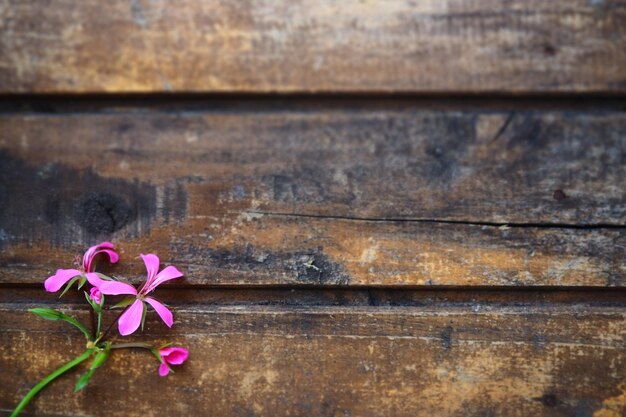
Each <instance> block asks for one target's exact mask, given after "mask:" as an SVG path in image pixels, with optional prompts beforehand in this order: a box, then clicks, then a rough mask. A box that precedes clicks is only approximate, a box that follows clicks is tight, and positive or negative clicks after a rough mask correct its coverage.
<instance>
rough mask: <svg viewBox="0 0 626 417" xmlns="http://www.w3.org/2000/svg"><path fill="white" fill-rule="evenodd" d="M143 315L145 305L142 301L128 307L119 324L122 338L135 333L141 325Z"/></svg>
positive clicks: (136, 301)
mask: <svg viewBox="0 0 626 417" xmlns="http://www.w3.org/2000/svg"><path fill="white" fill-rule="evenodd" d="M142 315H143V303H142V302H141V300H135V302H134V303H133V304H132V305H131V306H130V307H128V309H127V310H126V311H125V312H124V314H122V316H121V317H120V319H119V321H118V322H117V328H118V329H119V331H120V334H121V335H122V336H128V335H129V334H131V333H134V332H135V330H137V329H138V328H139V325H140V324H141V316H142Z"/></svg>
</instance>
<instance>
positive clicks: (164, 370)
mask: <svg viewBox="0 0 626 417" xmlns="http://www.w3.org/2000/svg"><path fill="white" fill-rule="evenodd" d="M159 355H161V365H159V375H160V376H167V374H169V373H170V371H171V369H170V365H182V364H183V362H185V361H186V360H187V358H188V357H189V351H188V350H187V349H185V348H182V347H173V346H172V347H164V348H161V349H159Z"/></svg>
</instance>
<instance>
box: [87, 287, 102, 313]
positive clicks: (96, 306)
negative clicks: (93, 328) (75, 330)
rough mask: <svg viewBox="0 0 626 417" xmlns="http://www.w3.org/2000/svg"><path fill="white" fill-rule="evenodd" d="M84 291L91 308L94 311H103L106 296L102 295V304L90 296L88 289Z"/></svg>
mask: <svg viewBox="0 0 626 417" xmlns="http://www.w3.org/2000/svg"><path fill="white" fill-rule="evenodd" d="M83 293H84V294H85V299H86V300H87V302H88V303H89V305H90V306H91V308H93V311H95V312H96V313H98V314H100V313H101V312H102V305H103V304H104V296H102V300H100V304H96V303H95V302H94V301H93V300H92V299H91V298H89V294H87V291H83Z"/></svg>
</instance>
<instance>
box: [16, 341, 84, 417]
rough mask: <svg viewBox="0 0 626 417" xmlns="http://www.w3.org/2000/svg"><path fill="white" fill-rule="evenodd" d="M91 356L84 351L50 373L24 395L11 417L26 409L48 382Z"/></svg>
mask: <svg viewBox="0 0 626 417" xmlns="http://www.w3.org/2000/svg"><path fill="white" fill-rule="evenodd" d="M92 354H93V350H87V351H85V352H84V353H83V354H82V355H80V356H78V357H76V358H74V359H73V360H71V361H70V362H68V363H66V364H65V365H63V366H62V367H60V368H59V369H57V370H56V371H54V372H52V373H51V374H50V375H48V376H47V377H45V378H44V379H42V380H41V381H39V383H38V384H37V385H35V386H34V387H33V388H32V389H31V390H30V391H29V392H28V394H26V396H25V397H24V398H23V399H22V401H21V402H20V403H19V404H18V405H17V407H15V410H13V413H12V414H11V417H17V415H18V414H19V413H20V412H21V411H22V410H23V409H24V407H26V405H28V403H29V402H30V401H31V400H32V399H33V397H34V396H35V395H37V393H38V392H39V391H41V390H42V389H44V388H45V387H46V385H48V384H49V383H50V382H52V381H54V380H55V379H56V378H58V377H60V376H61V375H63V374H64V373H65V372H67V371H69V370H70V369H72V368H73V367H75V366H76V365H78V364H80V363H82V362H84V361H86V360H87V359H89V357H90V356H91V355H92Z"/></svg>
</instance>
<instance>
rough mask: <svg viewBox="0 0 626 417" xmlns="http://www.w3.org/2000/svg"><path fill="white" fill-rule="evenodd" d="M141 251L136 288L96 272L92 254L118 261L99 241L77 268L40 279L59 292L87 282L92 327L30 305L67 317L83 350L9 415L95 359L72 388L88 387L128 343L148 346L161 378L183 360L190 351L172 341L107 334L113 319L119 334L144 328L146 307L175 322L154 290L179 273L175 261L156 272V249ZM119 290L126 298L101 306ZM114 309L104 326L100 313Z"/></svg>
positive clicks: (45, 315)
mask: <svg viewBox="0 0 626 417" xmlns="http://www.w3.org/2000/svg"><path fill="white" fill-rule="evenodd" d="M140 256H141V258H142V259H143V261H144V263H145V265H146V270H147V278H146V281H145V282H144V283H143V284H142V285H141V286H140V287H138V288H135V287H134V286H132V285H130V284H128V283H126V282H122V281H120V280H119V279H118V278H117V277H112V276H107V275H104V274H102V273H100V272H96V268H95V266H96V259H98V258H103V257H106V258H108V260H109V262H110V263H112V264H114V263H117V262H118V261H119V258H120V257H119V254H118V253H117V252H116V251H115V246H114V245H113V244H112V243H110V242H102V243H100V244H98V245H95V246H92V247H90V248H89V249H87V251H86V252H85V254H84V255H83V258H82V262H77V263H78V265H77V268H73V269H58V270H57V271H56V273H55V274H54V275H52V276H51V277H49V278H48V279H46V281H45V282H44V287H45V289H46V291H48V292H58V291H60V290H61V289H62V288H63V291H62V292H61V296H63V295H64V294H65V293H66V292H67V291H69V290H70V289H71V288H72V287H74V285H76V287H77V288H78V289H79V290H80V289H83V287H85V286H86V285H87V284H89V286H90V288H89V291H86V289H87V288H85V289H83V291H84V295H85V299H86V300H87V302H88V303H89V305H90V309H89V312H90V316H91V318H92V320H91V321H92V326H91V327H92V328H91V329H88V328H87V327H86V326H85V325H84V324H82V323H81V322H80V321H78V320H77V319H75V318H74V317H71V316H69V315H66V314H64V313H62V312H60V311H58V310H54V309H50V308H33V309H31V310H30V311H31V312H33V313H35V314H37V315H38V316H40V317H42V318H45V319H48V320H62V321H66V322H68V323H70V324H72V325H73V326H75V327H76V328H78V329H79V330H80V331H81V332H83V334H84V335H85V338H86V339H87V350H86V351H85V352H84V353H83V354H82V355H80V356H78V357H76V358H75V359H74V360H72V361H70V362H68V363H67V364H65V365H64V366H62V367H61V368H59V369H57V370H56V371H54V372H53V373H52V374H50V375H48V376H47V377H46V378H44V379H43V380H42V381H41V382H40V383H39V384H37V385H36V386H35V387H34V388H33V389H31V391H30V392H29V393H28V394H27V395H26V396H25V397H24V399H23V400H22V402H20V404H19V405H18V406H17V407H16V409H15V411H14V412H13V413H12V414H11V416H12V417H13V416H17V415H18V414H19V413H20V412H21V411H22V409H23V408H24V407H25V406H26V405H27V404H28V403H29V402H30V400H31V399H32V398H33V397H34V396H35V395H36V394H37V393H38V392H39V391H41V390H42V389H43V388H44V387H45V386H46V385H47V384H49V383H50V382H52V381H53V380H54V379H56V378H57V377H59V376H61V375H62V374H64V373H65V372H67V371H69V370H71V369H73V368H74V367H75V366H77V365H79V364H80V363H82V362H84V361H86V360H88V359H89V358H93V360H92V362H91V366H90V367H89V370H88V371H87V372H86V373H85V374H84V375H82V376H81V377H80V378H79V379H78V382H77V383H76V391H80V390H81V389H83V388H84V387H86V386H87V384H88V382H89V380H90V378H91V376H92V374H93V373H94V371H95V370H96V369H97V368H98V367H100V366H101V365H102V364H103V363H104V362H105V361H106V360H107V358H108V357H109V355H110V353H111V351H112V350H116V349H126V348H140V349H146V350H149V351H150V352H151V353H152V354H153V355H154V356H155V357H156V358H157V360H158V361H159V369H158V373H159V375H160V376H162V377H164V376H166V375H168V374H169V373H170V372H171V371H172V369H171V365H181V364H182V363H183V362H185V361H186V360H187V358H188V356H189V352H188V351H187V349H185V348H182V347H177V346H171V344H170V343H167V344H164V345H160V346H153V345H151V344H148V343H114V342H115V341H114V340H113V339H111V340H109V339H108V336H109V334H110V332H111V330H112V328H113V326H114V325H115V324H116V323H117V328H118V331H119V334H120V335H121V336H128V335H130V334H132V333H135V332H136V331H137V330H138V329H139V327H141V328H142V329H143V327H144V322H145V318H146V313H147V310H148V306H149V307H150V308H151V309H153V310H154V311H155V312H156V313H157V315H158V316H159V317H160V318H161V320H163V322H164V323H165V324H166V325H167V326H168V327H172V325H173V323H174V316H173V314H172V312H171V311H170V309H169V308H167V306H166V305H165V304H163V303H162V302H160V301H158V300H157V299H156V298H154V297H153V296H152V293H153V292H154V290H155V289H156V288H157V287H158V286H159V285H161V284H163V283H165V282H167V281H170V280H173V279H177V278H181V277H182V276H183V274H182V273H181V272H180V271H179V270H178V269H177V268H176V267H174V266H167V267H165V268H163V269H162V270H161V271H159V269H160V260H159V258H158V256H156V255H155V254H152V253H149V254H141V255H140ZM120 295H123V296H126V297H125V298H124V299H122V300H121V301H120V302H118V303H117V304H115V305H113V306H111V307H105V298H106V297H108V296H120ZM113 309H123V310H121V313H120V314H119V315H118V318H117V319H115V320H114V321H112V322H111V323H110V325H109V326H108V328H107V329H106V330H104V331H102V330H101V326H102V322H103V313H104V312H105V311H110V310H113Z"/></svg>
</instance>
